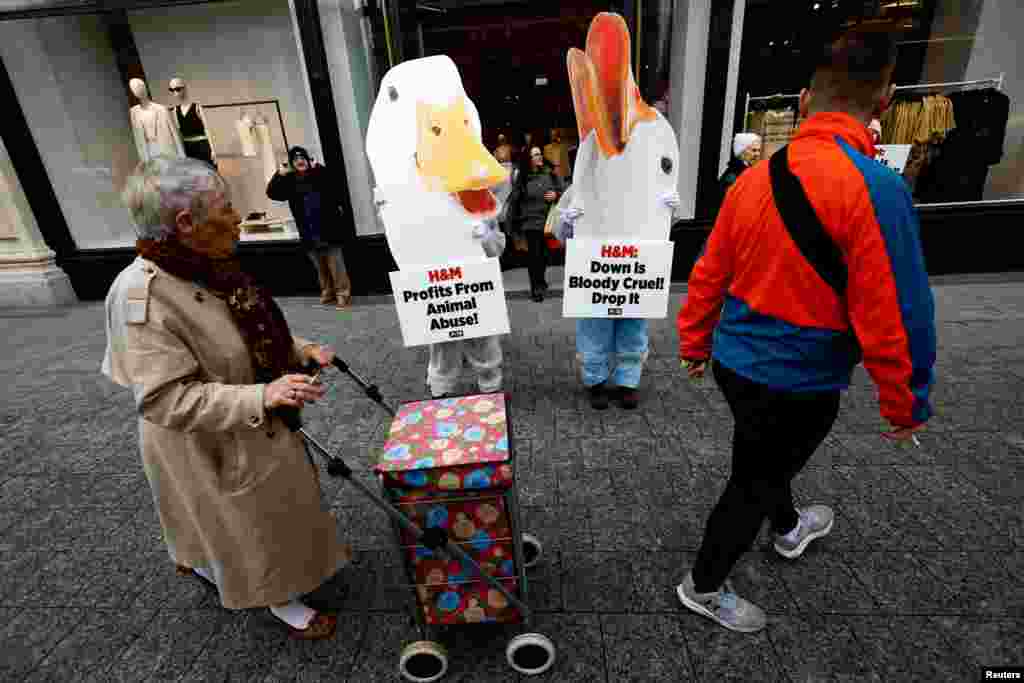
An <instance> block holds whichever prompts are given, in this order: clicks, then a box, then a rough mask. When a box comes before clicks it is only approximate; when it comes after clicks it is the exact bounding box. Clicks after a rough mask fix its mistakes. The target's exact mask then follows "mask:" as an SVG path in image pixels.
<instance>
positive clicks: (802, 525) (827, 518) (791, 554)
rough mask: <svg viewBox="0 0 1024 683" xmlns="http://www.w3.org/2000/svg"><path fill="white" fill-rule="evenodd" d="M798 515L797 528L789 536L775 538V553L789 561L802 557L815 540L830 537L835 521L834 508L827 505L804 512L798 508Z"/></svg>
mask: <svg viewBox="0 0 1024 683" xmlns="http://www.w3.org/2000/svg"><path fill="white" fill-rule="evenodd" d="M796 514H797V517H798V518H799V521H798V522H797V524H796V528H795V529H793V530H792V531H790V532H789V533H788V534H778V535H776V536H775V552H777V553H778V554H779V555H782V556H783V557H785V558H786V559H787V560H795V559H796V558H798V557H800V556H801V555H802V554H803V552H804V549H805V548H806V547H807V545H808V544H809V543H810V542H811V541H813V540H814V539H816V538H821V537H822V536H828V533H829V532H830V531H832V523H833V522H834V521H835V514H833V512H832V508H830V507H827V506H825V505H812V506H810V507H808V508H804V509H803V510H801V509H800V508H797V510H796Z"/></svg>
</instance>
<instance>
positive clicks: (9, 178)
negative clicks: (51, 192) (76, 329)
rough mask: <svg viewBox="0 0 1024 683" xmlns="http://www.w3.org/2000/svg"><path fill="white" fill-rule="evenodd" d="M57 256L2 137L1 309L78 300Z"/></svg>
mask: <svg viewBox="0 0 1024 683" xmlns="http://www.w3.org/2000/svg"><path fill="white" fill-rule="evenodd" d="M55 257H56V255H55V254H54V253H53V250H52V249H50V248H49V247H48V246H46V242H45V241H44V240H43V236H42V233H40V231H39V225H38V223H36V218H35V215H34V214H33V213H32V209H31V208H30V207H29V204H28V200H27V199H26V197H25V192H24V190H22V187H21V182H20V181H19V180H18V176H17V175H16V174H15V173H14V167H13V165H12V164H11V158H10V156H9V155H8V154H7V148H6V147H5V146H4V144H3V141H2V140H0V308H18V307H37V306H44V307H53V306H64V305H67V304H72V303H75V302H77V301H78V297H76V296H75V291H74V290H73V289H72V288H71V279H70V278H69V277H68V275H67V273H65V272H64V271H63V270H61V269H60V268H59V267H57V263H56V261H55Z"/></svg>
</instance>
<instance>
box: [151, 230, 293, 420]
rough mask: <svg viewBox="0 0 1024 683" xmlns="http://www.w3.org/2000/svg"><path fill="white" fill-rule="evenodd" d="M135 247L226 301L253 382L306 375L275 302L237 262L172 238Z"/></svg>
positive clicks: (287, 412)
mask: <svg viewBox="0 0 1024 683" xmlns="http://www.w3.org/2000/svg"><path fill="white" fill-rule="evenodd" d="M135 245H136V248H137V250H138V253H139V255H140V256H141V257H142V258H144V259H147V260H149V261H152V262H153V263H155V264H157V265H158V266H160V267H161V268H162V269H164V270H166V271H167V272H168V273H170V274H171V275H175V276H177V277H180V278H181V279H183V280H186V281H188V282H197V283H199V284H201V285H202V286H204V287H206V288H207V289H209V290H210V291H211V292H213V294H214V295H216V296H217V297H218V298H220V299H223V300H224V301H225V303H227V305H228V309H229V310H230V311H231V317H232V319H233V320H234V322H235V325H236V326H237V327H238V330H239V331H240V332H241V334H242V339H243V340H244V341H245V345H246V346H247V347H248V349H249V358H250V360H251V361H252V367H253V371H254V374H255V376H256V382H257V383H259V384H268V383H270V382H273V381H274V380H276V379H277V378H279V377H281V376H282V375H285V374H288V373H296V372H305V370H304V369H303V368H302V366H301V363H300V360H299V358H298V356H297V354H296V353H295V344H294V341H293V339H292V333H291V330H290V329H289V328H288V322H287V321H286V320H285V318H284V314H283V313H282V312H281V309H280V308H279V307H278V305H277V302H275V301H274V300H273V299H272V298H271V296H270V292H268V291H267V290H266V289H265V288H264V287H261V286H260V285H258V284H257V283H256V281H255V280H254V279H253V278H252V277H251V276H250V275H248V274H247V273H245V272H244V271H243V270H242V266H241V263H240V262H239V260H238V259H237V258H229V259H211V258H208V257H206V256H203V255H202V254H199V253H197V252H195V251H193V250H191V249H189V248H188V247H186V246H184V245H183V244H181V243H180V242H178V241H177V240H176V239H174V238H173V237H170V238H168V239H166V240H162V241H156V240H138V241H137V242H136V243H135ZM274 412H275V413H276V414H277V415H278V416H279V417H281V418H282V419H283V420H285V421H286V422H288V421H289V420H290V419H292V418H294V419H295V420H297V419H298V410H297V409H295V408H290V407H280V408H277V409H276V410H275V411H274Z"/></svg>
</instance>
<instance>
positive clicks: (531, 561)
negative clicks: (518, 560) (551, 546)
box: [523, 534, 544, 569]
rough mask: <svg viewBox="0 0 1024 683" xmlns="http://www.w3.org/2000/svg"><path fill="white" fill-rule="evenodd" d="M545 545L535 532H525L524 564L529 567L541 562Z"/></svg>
mask: <svg viewBox="0 0 1024 683" xmlns="http://www.w3.org/2000/svg"><path fill="white" fill-rule="evenodd" d="M543 552H544V545H543V544H542V543H541V542H540V539H539V538H537V537H536V536H534V535H533V534H523V565H524V566H525V567H526V568H527V569H529V568H531V567H533V566H534V565H536V564H537V563H538V562H540V556H541V555H542V554H543Z"/></svg>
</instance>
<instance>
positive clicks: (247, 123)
mask: <svg viewBox="0 0 1024 683" xmlns="http://www.w3.org/2000/svg"><path fill="white" fill-rule="evenodd" d="M235 129H236V130H237V131H238V140H239V142H241V143H242V156H243V157H254V156H256V139H255V137H254V136H253V132H252V119H251V118H250V117H249V115H248V114H246V115H245V116H243V117H242V118H240V119H238V120H237V121H235Z"/></svg>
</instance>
